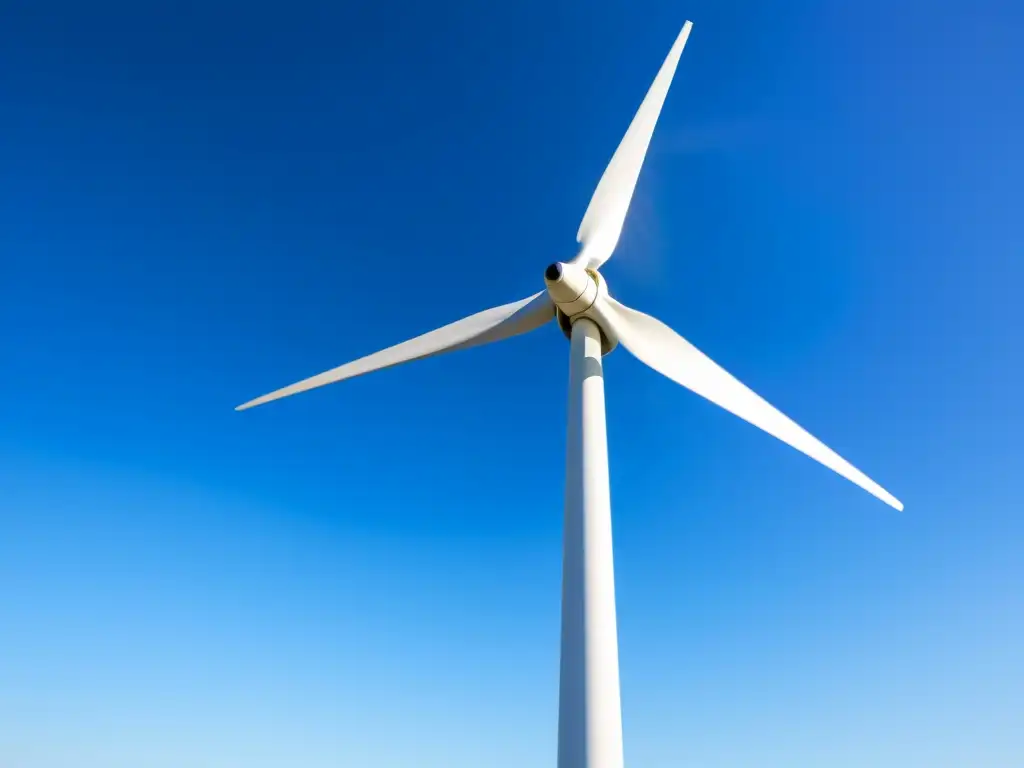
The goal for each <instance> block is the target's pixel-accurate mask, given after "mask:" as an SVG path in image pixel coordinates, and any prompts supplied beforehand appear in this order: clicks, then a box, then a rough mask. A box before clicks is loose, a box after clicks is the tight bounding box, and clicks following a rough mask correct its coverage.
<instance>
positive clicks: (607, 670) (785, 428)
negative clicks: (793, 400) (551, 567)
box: [236, 21, 903, 768]
mask: <svg viewBox="0 0 1024 768" xmlns="http://www.w3.org/2000/svg"><path fill="white" fill-rule="evenodd" d="M690 27H691V23H690V22H689V21H688V22H686V23H685V24H684V25H683V28H682V31H681V32H680V33H679V36H678V37H677V38H676V40H675V43H674V44H673V45H672V48H671V50H670V51H669V53H668V57H667V58H666V59H665V62H664V63H663V64H662V65H661V69H660V70H659V71H658V74H657V76H656V77H655V78H654V83H653V84H652V85H651V87H650V90H649V91H648V92H647V96H646V97H645V98H644V100H643V103H641V105H640V108H639V110H638V111H637V113H636V115H635V116H634V117H633V121H632V122H631V123H630V125H629V128H628V130H627V131H626V135H625V136H624V137H623V139H622V142H621V143H620V144H619V147H618V149H616V151H615V154H614V155H613V156H612V159H611V162H610V163H609V164H608V167H607V168H606V169H605V172H604V175H603V176H602V177H601V180H600V182H599V183H598V185H597V189H596V190H595V191H594V195H593V197H592V198H591V201H590V205H589V206H588V208H587V211H586V213H585V214H584V216H583V221H582V223H581V224H580V227H579V232H578V233H577V236H576V239H577V242H579V244H580V248H579V251H578V253H577V255H576V256H575V258H573V259H572V260H571V261H569V262H565V263H562V262H556V263H554V264H551V265H550V266H548V267H547V269H546V270H545V271H544V283H545V289H544V290H543V291H540V292H538V293H535V294H534V295H533V296H530V297H528V298H525V299H522V300H521V301H516V302H512V303H511V304H505V305H504V306H501V307H494V308H492V309H486V310H484V311H483V312H478V313H477V314H475V315H471V316H470V317H466V318H463V319H462V320H457V321H456V322H454V323H451V324H450V325H446V326H445V327H443V328H439V329H437V330H435V331H431V332H429V333H426V334H423V335H422V336H417V337H416V338H414V339H410V340H409V341H404V342H402V343H401V344H397V345H395V346H393V347H389V348H388V349H385V350H382V351H380V352H375V353H374V354H372V355H368V356H366V357H363V358H361V359H359V360H356V361H354V362H351V363H346V364H345V365H342V366H339V367H337V368H333V369H331V370H329V371H326V372H324V373H321V374H318V375H316V376H312V377H310V378H308V379H304V380H302V381H300V382H298V383H296V384H292V385H291V386H288V387H284V388H283V389H279V390H276V391H275V392H271V393H270V394H268V395H264V396H262V397H258V398H256V399H255V400H250V401H249V402H247V403H245V404H244V405H240V406H239V407H238V408H237V409H236V410H244V409H246V408H252V407H253V406H256V405H261V404H263V403H267V402H270V401H271V400H277V399H279V398H282V397H287V396H288V395H294V394H296V393H298V392H304V391H306V390H309V389H313V388H315V387H321V386H324V385H325V384H332V383H334V382H337V381H341V380H343V379H350V378H352V377H354V376H361V375H362V374H365V373H370V372H372V371H377V370H380V369H382V368H390V367H392V366H395V365H400V364H401V363H407V362H410V361H412V360H419V359H422V358H425V357H431V356H433V355H440V354H443V353H445V352H452V351H454V350H458V349H468V348H470V347H476V346H480V345H483V344H490V343H492V342H496V341H502V340H503V339H508V338H510V337H512V336H518V335H520V334H524V333H528V332H530V331H533V330H535V329H537V328H539V327H541V326H542V325H545V324H547V323H549V322H551V321H552V320H555V321H557V323H558V324H559V326H560V327H561V329H562V331H563V333H565V335H566V336H567V337H569V339H570V352H569V409H568V434H567V437H568V439H567V451H566V453H567V455H566V466H565V522H564V525H565V530H564V543H563V553H562V557H563V560H562V636H561V666H560V671H559V702H558V768H622V764H623V753H622V716H621V706H620V700H619V658H618V656H619V655H618V640H617V634H616V622H615V578H614V571H613V567H612V526H611V498H610V494H609V488H608V445H607V440H606V432H605V414H604V410H605V409H604V369H603V363H602V358H603V357H604V356H605V355H607V354H608V353H609V352H611V351H612V350H613V349H615V347H616V346H619V345H621V346H623V347H625V348H626V350H627V351H628V352H630V353H631V354H632V355H634V356H635V357H636V358H638V359H639V360H640V361H641V362H643V363H645V364H647V365H648V366H649V367H651V368H653V369H654V370H655V371H657V372H658V373H661V374H662V375H664V376H666V377H668V378H669V379H671V380H672V381H675V382H676V383H678V384H681V385H682V386H684V387H686V388H687V389H690V390H692V391H693V392H696V393H697V394H698V395H701V396H702V397H704V398H707V399H708V400H710V401H711V402H713V403H716V404H717V405H719V406H721V407H722V408H724V409H725V410H727V411H730V412H731V413H733V414H735V415H736V416H739V417H740V418H741V419H745V420H746V421H748V422H750V423H751V424H753V425H754V426H756V427H760V428H761V429H763V430H764V431H765V432H767V433H769V434H770V435H774V436H775V437H776V438H778V439H779V440H781V441H782V442H784V443H786V444H788V445H791V446H792V447H794V448H796V449H797V450H799V451H802V452H803V453H805V454H807V455H808V456H810V457H811V458H812V459H815V460H817V461H818V462H820V463H822V464H824V465H825V466H826V467H829V468H830V469H832V470H834V471H835V472H837V473H838V474H840V475H842V476H843V477H845V478H846V479H848V480H850V481H852V482H854V483H856V484H857V485H859V486H860V487H861V488H863V489H864V490H866V491H868V493H871V494H873V495H874V496H877V497H878V498H879V499H881V500H882V501H884V502H885V503H886V504H889V505H890V506H892V507H895V508H896V509H898V510H902V509H903V505H902V504H901V503H900V502H899V501H898V500H897V499H896V498H895V497H893V496H892V495H891V494H889V493H888V492H887V491H886V490H885V489H883V488H882V487H881V486H880V485H878V484H877V483H875V482H874V481H873V480H871V479H870V478H868V477H867V475H865V474H864V473H863V472H861V471H860V470H858V469H856V468H855V467H854V466H853V465H851V464H850V463H849V462H847V461H846V460H844V459H843V458H841V457H840V456H839V455H838V454H836V453H835V452H834V451H832V450H831V449H829V448H828V447H826V446H825V445H824V444H823V443H821V442H820V441H819V440H817V439H816V438H815V437H813V436H812V435H811V434H810V433H808V432H806V431H805V430H804V429H802V428H801V427H800V426H798V425H797V424H796V423H795V422H793V421H792V420H791V419H789V418H788V417H787V416H785V415H784V414H782V413H781V412H780V411H778V410H776V409H775V408H774V407H772V406H771V405H769V404H768V403H767V402H766V401H765V400H763V399H762V398H760V397H759V396H758V395H756V394H755V393H754V392H753V391H752V390H750V389H748V388H747V387H746V386H744V385H743V384H741V383H740V382H739V381H738V380H737V379H735V378H734V377H733V376H731V375H730V374H729V373H727V372H726V371H725V370H724V369H722V368H721V367H719V366H718V365H717V364H716V363H715V362H714V361H712V360H711V358H709V357H707V356H706V355H705V354H704V353H703V352H701V351H700V350H698V349H697V348H696V347H694V346H693V345H692V344H690V342H688V341H687V340H686V339H684V338H683V337H682V336H680V335H679V334H677V333H676V332H675V331H673V330H672V329H671V328H669V327H668V326H667V325H665V324H664V323H662V322H661V321H659V320H656V319H655V318H653V317H650V316H649V315H645V314H644V313H643V312H638V311H636V310H634V309H630V308H629V307H626V306H624V305H623V304H620V303H619V302H617V301H616V300H615V299H613V298H612V297H611V296H610V295H609V293H608V284H607V282H606V281H605V279H604V278H603V277H602V275H601V273H600V272H599V271H598V270H599V269H600V267H601V266H602V265H603V264H604V263H605V262H606V261H607V260H608V258H609V257H610V256H611V255H612V252H613V251H614V250H615V246H616V245H617V244H618V241H619V235H620V233H621V232H622V226H623V223H624V222H625V219H626V212H627V210H628V209H629V203H630V200H631V199H632V197H633V190H634V188H635V187H636V181H637V177H638V176H639V175H640V168H641V166H642V165H643V161H644V156H645V155H646V154H647V147H648V145H649V144H650V141H651V136H652V135H653V133H654V126H655V123H657V120H658V115H659V114H660V113H661V107H662V104H663V103H664V101H665V96H666V94H667V93H668V89H669V85H670V84H671V83H672V78H673V76H674V74H675V70H676V65H677V64H678V62H679V56H680V54H681V53H682V52H683V47H684V46H685V45H686V40H687V38H688V37H689V34H690Z"/></svg>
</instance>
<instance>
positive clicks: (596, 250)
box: [574, 21, 693, 269]
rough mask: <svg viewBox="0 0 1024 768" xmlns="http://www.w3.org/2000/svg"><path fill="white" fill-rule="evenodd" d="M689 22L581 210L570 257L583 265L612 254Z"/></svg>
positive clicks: (594, 263) (595, 265)
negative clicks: (578, 245) (575, 252)
mask: <svg viewBox="0 0 1024 768" xmlns="http://www.w3.org/2000/svg"><path fill="white" fill-rule="evenodd" d="M692 26H693V24H692V23H691V22H689V21H688V22H686V23H685V24H683V29H682V31H681V32H680V33H679V37H677V38H676V42H675V44H674V45H673V46H672V49H671V50H670V51H669V52H668V57H667V58H666V59H665V63H664V64H662V65H661V69H660V70H659V71H658V75H657V77H655V78H654V82H653V83H652V84H651V89H650V90H649V91H648V92H647V96H646V97H645V98H644V101H643V103H642V104H641V105H640V109H638V110H637V113H636V115H635V116H634V117H633V122H632V123H630V124H629V129H628V130H627V131H626V135H625V136H624V137H623V138H622V143H621V144H619V148H618V149H616V150H615V154H614V155H612V159H611V162H610V163H608V167H607V168H606V169H605V172H604V175H603V176H602V177H601V181H599V182H598V184H597V189H595V190H594V196H593V197H592V198H591V199H590V205H589V206H588V207H587V212H586V213H585V214H583V221H582V222H581V223H580V229H579V232H577V233H576V242H578V243H581V244H582V245H583V248H582V249H581V251H580V253H579V255H578V256H577V257H576V258H575V259H574V261H575V262H577V263H582V264H583V266H584V267H590V268H592V269H597V268H598V267H600V266H601V265H602V264H604V263H605V262H606V261H607V260H608V258H609V257H610V256H611V255H612V251H614V250H615V246H616V245H617V244H618V242H619V235H620V234H622V225H623V224H624V223H625V221H626V212H627V211H628V210H629V202H630V200H632V199H633V190H634V189H636V181H637V178H639V176H640V168H641V166H643V163H644V157H645V156H646V155H647V147H648V146H649V145H650V143H651V136H652V135H653V134H654V126H655V124H656V123H657V122H658V116H659V115H660V114H661V107H662V105H663V104H664V103H665V96H666V95H668V88H669V86H670V85H672V77H673V76H674V75H675V73H676V65H677V64H678V63H679V56H680V54H682V52H683V47H684V46H685V45H686V40H687V38H688V37H689V36H690V28H691V27H692Z"/></svg>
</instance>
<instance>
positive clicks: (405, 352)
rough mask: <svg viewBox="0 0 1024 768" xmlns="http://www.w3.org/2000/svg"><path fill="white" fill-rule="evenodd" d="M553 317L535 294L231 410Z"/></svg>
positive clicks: (543, 297)
mask: <svg viewBox="0 0 1024 768" xmlns="http://www.w3.org/2000/svg"><path fill="white" fill-rule="evenodd" d="M554 317H555V305H554V304H553V303H552V302H551V299H550V298H549V297H548V295H547V292H546V291H541V292H540V293H535V294H534V295H533V296H530V297H529V298H526V299H523V300H522V301H515V302H512V303H511V304H505V305H503V306H500V307H493V308H491V309H485V310H484V311H483V312H478V313H477V314H475V315H470V316H469V317H464V318H463V319H462V320H456V321H455V322H454V323H451V324H449V325H446V326H444V327H443V328H438V329H437V330H436V331H430V332H429V333H425V334H423V335H422V336H417V337H416V338H415V339H410V340H409V341H403V342H402V343H401V344H396V345H395V346H393V347H388V348H387V349H384V350H381V351H380V352H374V353H373V354H372V355H367V356H366V357H362V358H360V359H359V360H354V361H353V362H351V363H346V364H345V365H340V366H338V367H337V368H332V369H331V370H329V371H325V372H324V373H320V374H317V375H316V376H311V377H309V378H308V379H303V380H302V381H300V382H298V383H296V384H292V385H291V386H288V387H284V388H282V389H278V390H276V391H274V392H271V393H270V394H268V395H263V396H262V397H257V398H256V399H255V400H250V401H249V402H247V403H244V404H243V405H240V406H238V407H237V408H235V410H236V411H244V410H245V409H247V408H252V407H254V406H257V405H262V404H263V403H268V402H270V401H271V400H278V399H280V398H282V397H288V396H289V395H294V394H297V393H299V392H305V391H306V390H308V389H315V388H316V387H322V386H324V385H326V384H333V383H334V382H336V381H342V380H343V379H351V378H353V377H355V376H362V375H363V374H364V373H371V372H372V371H379V370H381V369H383V368H390V367H392V366H395V365H401V364H402V363H408V362H410V361H412V360H421V359H423V358H425V357H432V356H434V355H440V354H443V353H445V352H451V351H453V350H456V349H468V348H469V347H477V346H480V345H483V344H490V343H491V342H494V341H501V340H503V339H507V338H510V337H512V336H518V335H519V334H522V333H527V332H529V331H532V330H534V329H536V328H539V327H540V326H542V325H543V324H544V323H546V322H548V321H549V320H552V319H553V318H554Z"/></svg>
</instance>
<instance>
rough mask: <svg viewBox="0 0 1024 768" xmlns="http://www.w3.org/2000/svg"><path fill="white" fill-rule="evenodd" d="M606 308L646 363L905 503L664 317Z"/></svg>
mask: <svg viewBox="0 0 1024 768" xmlns="http://www.w3.org/2000/svg"><path fill="white" fill-rule="evenodd" d="M604 310H605V314H606V317H607V319H608V321H609V322H610V323H611V325H612V327H613V330H614V332H615V334H616V336H618V339H619V343H621V344H622V346H624V347H625V348H626V349H627V350H629V352H630V353H632V354H633V356H634V357H636V358H637V359H639V360H640V361H641V362H642V363H646V364H647V365H649V366H650V367H651V368H653V369H654V370H656V371H657V372H658V373H660V374H662V375H663V376H666V377H667V378H669V379H672V381H674V382H676V383H677V384H682V385H683V386H684V387H686V388H687V389H689V390H692V391H693V392H696V393H697V394H698V395H700V396H701V397H705V398H707V399H708V400H710V401H711V402H713V403H715V404H716V405H719V406H721V407H722V408H725V410H727V411H729V412H730V413H734V414H735V415H737V416H739V417H740V418H741V419H744V420H746V421H749V422H750V423H751V424H753V425H754V426H755V427H760V428H761V429H763V430H764V431H765V432H767V433H768V434H770V435H774V436H775V437H777V438H778V439H779V440H781V441H782V442H784V443H786V444H787V445H791V446H793V447H794V448H796V449H797V450H798V451H802V452H803V453H805V454H807V455H808V456H810V457H811V458H812V459H814V460H815V461H819V462H821V463H822V464H824V465H825V466H826V467H828V468H829V469H831V470H833V471H835V472H838V473H839V474H840V475H842V476H843V477H845V478H846V479H847V480H849V481H851V482H853V483H856V484H857V485H859V486H860V487H861V488H863V489H864V490H865V491H867V492H868V493H870V494H872V495H873V496H876V497H878V498H879V499H881V500H882V501H884V502H885V503H886V504H888V505H889V506H891V507H895V508H896V509H898V510H900V511H902V510H903V504H902V502H900V501H899V500H898V499H896V498H895V497H894V496H893V495H892V494H890V493H889V492H888V491H886V490H885V489H884V488H882V486H880V485H879V484H878V483H876V482H875V481H874V480H872V479H871V478H869V477H868V476H867V475H865V474H864V473H863V472H861V471H860V470H859V469H857V468H856V467H855V466H853V465H852V464H850V463H849V462H848V461H846V460H845V459H844V458H842V457H841V456H840V455H839V454H837V453H836V452H835V451H833V450H832V449H831V448H829V447H828V446H827V445H825V444H824V443H822V442H821V441H820V440H818V439H817V438H815V437H814V436H813V435H811V434H810V433H809V432H807V431H806V430H804V429H803V428H802V427H801V426H800V425H799V424H797V423H796V422H794V421H793V420H792V419H790V418H788V417H787V416H786V415H785V414H783V413H781V412H780V411H778V410H777V409H775V408H774V407H772V406H771V405H770V404H769V403H768V402H767V401H765V400H764V399H763V398H761V397H760V396H758V395H757V394H755V393H754V392H753V391H752V390H750V389H748V388H747V387H745V386H744V385H743V384H741V383H740V382H739V381H738V380H737V379H735V378H734V377H733V376H732V375H730V374H729V373H728V372H727V371H726V370H725V369H723V368H722V367H721V366H719V365H718V364H717V363H716V362H715V361H714V360H712V359H711V358H710V357H708V356H707V355H705V354H704V353H703V352H701V351H700V350H699V349H697V348H696V347H695V346H693V345H692V344H691V343H690V342H688V341H687V340H686V339H684V338H683V337H682V336H680V335H679V334H678V333H676V332H675V331H673V330H672V329H671V328H669V327H668V326H667V325H665V324H664V323H663V322H661V321H660V320H656V319H655V318H653V317H651V316H650V315H645V314H644V313H643V312H637V311H636V310H635V309H630V308H629V307H627V306H624V305H622V304H620V303H619V302H617V301H615V300H614V299H612V298H611V297H608V299H607V303H606V304H605V307H604Z"/></svg>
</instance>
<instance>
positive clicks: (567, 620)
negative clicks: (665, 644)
mask: <svg viewBox="0 0 1024 768" xmlns="http://www.w3.org/2000/svg"><path fill="white" fill-rule="evenodd" d="M611 512H612V511H611V497H610V493H609V487H608V443H607V437H606V431H605V416H604V378H603V372H602V368H601V333H600V330H599V329H598V327H597V325H596V324H595V323H594V322H593V321H592V320H590V319H588V318H582V319H579V320H577V321H576V322H575V323H573V327H572V342H571V351H570V363H569V415H568V432H567V440H566V463H565V531H564V534H563V535H564V541H563V552H562V558H563V560H562V649H561V669H560V675H559V695H558V768H622V759H623V758H622V713H621V705H620V700H619V650H618V636H617V633H616V622H615V573H614V567H613V564H612V516H611Z"/></svg>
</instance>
